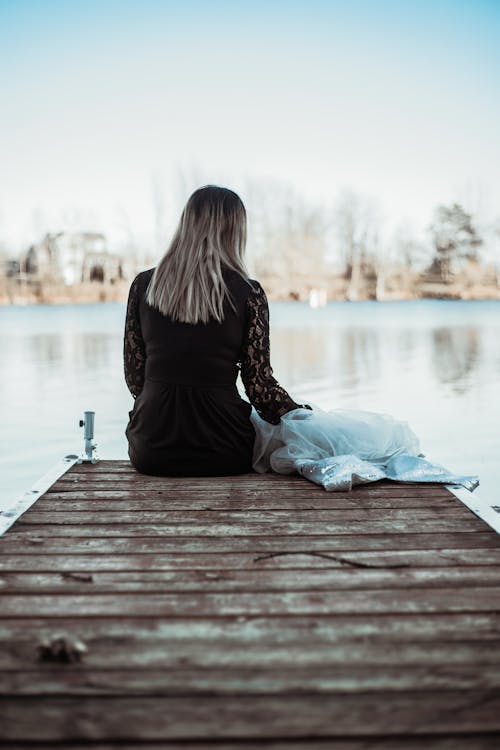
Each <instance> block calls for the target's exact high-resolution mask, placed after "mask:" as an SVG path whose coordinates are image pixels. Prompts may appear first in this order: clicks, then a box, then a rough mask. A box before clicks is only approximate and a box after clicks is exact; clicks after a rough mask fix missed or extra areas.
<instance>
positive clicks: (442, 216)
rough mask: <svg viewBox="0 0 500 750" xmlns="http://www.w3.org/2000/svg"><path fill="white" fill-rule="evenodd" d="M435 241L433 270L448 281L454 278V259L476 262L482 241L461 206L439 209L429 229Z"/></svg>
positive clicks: (469, 217)
mask: <svg viewBox="0 0 500 750" xmlns="http://www.w3.org/2000/svg"><path fill="white" fill-rule="evenodd" d="M430 232H431V235H432V239H433V242H434V249H435V254H434V260H433V265H432V267H431V270H433V271H437V273H439V275H440V277H441V279H442V281H444V282H447V281H449V280H450V278H451V275H452V265H453V262H454V261H455V260H458V259H465V260H477V249H478V247H479V245H481V244H482V242H483V240H482V239H481V237H479V234H478V233H477V230H476V227H475V226H474V224H473V222H472V216H471V215H470V214H468V213H466V211H464V209H463V208H462V206H461V205H460V204H459V203H453V205H451V206H438V207H437V208H436V210H435V212H434V220H433V223H432V224H431V226H430Z"/></svg>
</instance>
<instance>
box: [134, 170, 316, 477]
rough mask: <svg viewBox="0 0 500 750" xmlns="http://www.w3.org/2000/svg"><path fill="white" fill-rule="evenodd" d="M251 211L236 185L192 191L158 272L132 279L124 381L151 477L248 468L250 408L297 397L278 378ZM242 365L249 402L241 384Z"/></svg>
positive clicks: (138, 456) (281, 405) (275, 418)
mask: <svg viewBox="0 0 500 750" xmlns="http://www.w3.org/2000/svg"><path fill="white" fill-rule="evenodd" d="M245 244H246V212H245V207H244V205H243V203H242V201H241V200H240V198H239V197H238V195H236V193H234V192H233V191H232V190H228V189H226V188H222V187H217V186H215V185H207V186H205V187H202V188H200V189H199V190H196V191H195V192H194V193H193V194H192V195H191V197H190V198H189V200H188V202H187V204H186V206H185V208H184V210H183V212H182V215H181V218H180V222H179V226H178V227H177V230H176V232H175V234H174V237H173V239H172V241H171V243H170V245H169V247H168V249H167V252H166V253H165V255H164V257H163V258H162V259H161V260H160V262H159V263H158V265H157V266H156V268H154V269H150V270H148V271H144V272H143V273H140V274H139V275H138V276H136V278H135V279H134V281H133V282H132V285H131V288H130V292H129V298H128V305H127V314H126V322H125V338H124V364H125V380H126V382H127V385H128V388H129V390H130V392H131V393H132V395H133V396H134V398H135V403H134V407H133V409H132V411H131V412H130V413H129V416H130V420H129V423H128V425H127V428H126V435H127V439H128V444H129V456H130V460H131V462H132V464H133V465H134V466H135V468H136V469H137V470H138V471H140V472H142V473H144V474H156V475H162V476H224V475H233V474H244V473H246V472H250V471H252V455H253V448H254V441H255V428H254V426H253V424H252V421H251V420H250V414H251V411H252V407H251V404H253V406H254V407H255V409H256V410H257V412H258V414H259V415H260V416H261V417H262V418H263V419H264V420H266V421H267V422H270V423H272V424H279V422H280V418H281V416H282V415H284V414H286V413H287V412H290V411H291V410H293V409H297V408H300V407H301V406H305V408H308V409H310V408H311V407H310V406H308V405H302V404H297V403H296V402H295V401H294V400H293V399H292V398H291V397H290V396H289V394H288V393H287V392H286V391H285V390H284V389H283V388H282V387H281V386H280V385H279V384H278V382H277V381H276V380H275V378H274V377H273V371H272V368H271V364H270V361H269V310H268V304H267V299H266V295H265V292H264V290H263V289H262V287H261V286H260V284H259V283H258V281H255V280H253V279H249V278H248V273H247V271H246V268H245V263H244V254H245ZM238 371H239V372H240V373H241V379H242V381H243V385H244V387H245V391H246V394H247V396H248V398H249V400H250V403H248V402H247V401H245V400H244V399H242V398H241V397H240V395H239V393H238V390H237V387H236V378H237V375H238Z"/></svg>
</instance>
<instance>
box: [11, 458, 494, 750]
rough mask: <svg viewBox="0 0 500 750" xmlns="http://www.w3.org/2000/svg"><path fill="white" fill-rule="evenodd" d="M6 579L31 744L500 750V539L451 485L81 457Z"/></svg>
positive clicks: (99, 748)
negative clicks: (338, 483)
mask: <svg viewBox="0 0 500 750" xmlns="http://www.w3.org/2000/svg"><path fill="white" fill-rule="evenodd" d="M0 584H1V588H0V611H1V615H0V640H1V647H0V667H1V669H0V685H1V691H0V692H1V696H0V746H1V747H8V748H9V750H10V749H11V748H16V750H24V748H28V747H29V748H34V747H45V748H74V749H75V750H76V748H82V749H83V748H87V750H88V748H92V749H93V750H110V748H128V749H129V750H132V749H134V750H137V749H138V748H150V750H153V748H156V749H157V750H158V749H159V748H169V749H170V750H172V749H174V748H175V749H178V750H180V749H181V748H183V749H184V750H186V748H193V749H197V750H202V748H203V749H204V750H205V749H206V750H208V748H210V750H217V749H219V748H220V749H222V748H225V750H228V749H229V748H231V749H235V750H243V749H245V750H254V749H256V748H267V749H268V750H296V749H299V748H301V749H304V750H305V749H306V748H307V750H319V749H320V748H321V750H326V749H327V748H328V749H329V748H332V749H334V750H340V748H342V750H361V748H363V750H367V749H369V748H383V749H384V750H410V749H416V748H426V750H433V749H434V748H437V749H438V750H462V749H463V750H479V749H480V748H481V749H482V748H497V747H499V741H500V740H499V737H500V647H499V646H500V537H499V535H497V534H496V533H495V532H494V531H493V530H492V529H490V528H489V527H488V526H487V525H486V524H485V523H484V522H483V521H481V520H480V519H479V518H477V517H476V516H475V515H474V514H473V513H472V512H471V511H469V510H468V509H467V508H466V507H465V506H464V505H462V504H461V503H460V501H459V500H457V499H456V498H455V497H454V495H452V493H451V492H449V491H448V490H447V489H446V488H444V487H443V486H442V485H438V484H429V485H413V484H404V483H396V482H390V481H388V480H383V481H380V482H376V483H374V484H370V485H365V486H363V487H360V488H359V489H355V490H353V491H352V492H350V493H347V492H345V493H327V492H325V491H324V490H323V489H321V488H319V487H316V486H315V485H313V484H311V483H309V482H308V481H306V480H305V479H302V478H301V477H298V476H290V477H284V476H278V475H259V474H248V475H245V476H241V477H227V478H216V479H203V478H201V479H193V478H186V479H184V478H181V479H179V478H159V477H145V476H142V475H139V474H137V473H136V472H135V471H134V470H133V469H132V467H131V466H130V464H129V463H128V462H126V461H101V462H100V463H98V464H96V465H95V466H93V465H75V466H73V467H72V468H71V469H69V471H68V472H67V473H66V474H64V475H63V476H62V477H61V478H60V479H59V480H58V481H56V483H55V484H54V485H53V486H52V487H50V488H49V490H48V491H47V492H46V493H45V494H44V495H43V496H42V497H40V499H39V500H38V501H37V502H36V503H35V504H34V505H33V506H32V508H31V509H29V510H28V511H27V512H26V513H24V515H22V516H21V517H20V518H19V519H18V520H17V522H16V523H15V524H14V525H13V526H12V527H11V529H10V530H9V531H8V532H7V533H6V534H5V535H4V536H3V537H0ZM58 637H60V639H59V640H58ZM84 649H86V650H84ZM65 660H67V661H65Z"/></svg>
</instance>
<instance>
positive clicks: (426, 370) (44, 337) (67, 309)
mask: <svg viewBox="0 0 500 750" xmlns="http://www.w3.org/2000/svg"><path fill="white" fill-rule="evenodd" d="M124 318H125V305H123V304H106V305H64V306H57V305H55V306H26V307H15V306H14V307H3V308H0V357H1V360H0V446H1V454H0V463H1V470H2V473H1V477H2V482H1V486H0V507H7V506H8V505H10V504H11V503H12V502H13V501H14V500H15V499H16V498H17V497H18V496H19V494H21V493H22V492H24V491H25V490H27V489H29V488H30V486H31V485H32V484H33V482H34V481H35V480H36V479H38V478H39V477H40V476H41V475H42V474H43V473H45V471H46V470H47V469H49V468H50V467H51V466H52V465H53V464H54V463H56V461H58V460H59V458H60V457H62V456H64V455H66V454H68V453H80V452H81V449H82V447H83V434H82V433H83V431H82V430H81V429H80V428H79V427H78V420H79V419H80V417H81V416H82V414H83V412H84V411H85V410H93V411H95V412H96V440H97V443H98V453H99V455H100V457H101V458H127V448H126V440H125V436H124V430H125V426H126V423H127V418H128V411H129V410H130V409H131V408H132V397H131V396H130V394H129V392H128V390H127V388H126V386H125V382H124V380H123V374H122V373H123V369H122V332H123V325H124ZM499 342H500V302H498V301H494V302H490V301H487V302H486V301H485V302H458V301H443V300H418V301H410V302H386V303H377V302H349V303H342V302H337V303H330V304H329V305H327V306H326V307H324V308H321V309H317V310H314V309H311V308H310V307H309V306H308V305H306V304H302V303H296V302H293V303H275V304H271V355H272V364H273V369H274V374H275V376H276V377H277V378H278V380H279V381H280V382H281V384H282V385H283V386H285V387H286V388H287V390H289V391H290V393H291V395H292V396H293V397H294V398H295V399H296V400H299V401H304V400H305V401H309V402H311V403H312V404H317V405H318V406H320V407H322V408H325V409H329V408H336V407H343V408H344V407H345V408H356V409H367V410H370V411H377V412H387V413H389V414H392V415H394V416H395V417H397V418H398V419H403V420H406V421H408V422H409V424H410V426H411V427H412V428H413V429H414V431H415V432H416V433H417V435H418V436H419V438H420V441H421V450H422V452H423V453H425V454H426V456H427V457H428V458H429V459H431V460H433V461H436V462H438V463H442V464H443V465H444V466H446V467H447V468H449V469H450V470H453V471H456V472H460V473H467V474H478V475H479V477H480V480H481V483H480V487H479V488H478V489H477V490H476V491H475V493H474V494H475V495H479V494H480V495H481V497H484V498H485V499H486V498H487V499H490V498H492V499H494V500H495V502H497V503H498V500H499V499H500V498H499V497H498V484H499V480H500V471H499V470H498V462H499V459H500V426H499V425H500V377H499V375H500V346H499ZM240 385H241V384H240ZM332 500H333V498H332Z"/></svg>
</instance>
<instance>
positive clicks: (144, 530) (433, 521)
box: [9, 514, 500, 546]
mask: <svg viewBox="0 0 500 750" xmlns="http://www.w3.org/2000/svg"><path fill="white" fill-rule="evenodd" d="M69 520H70V521H71V519H69ZM99 520H100V519H99V518H97V519H96V520H95V522H94V523H92V524H90V523H88V524H71V523H67V524H56V523H52V524H29V523H24V524H23V523H17V524H16V525H15V526H13V527H12V529H11V531H10V532H9V534H10V536H11V537H15V538H17V539H19V541H22V538H23V536H24V535H25V534H28V535H31V534H36V535H37V536H38V537H41V538H44V537H48V538H51V537H52V538H54V537H59V536H64V537H70V536H71V537H81V538H83V537H91V538H92V539H96V540H97V539H99V538H100V537H101V538H102V537H110V536H116V537H168V536H175V537H181V536H205V537H224V538H229V537H249V536H254V535H255V536H262V535H272V536H274V537H279V536H284V537H290V536H303V537H307V538H308V539H309V538H311V537H313V536H314V537H329V536H330V535H339V534H349V535H351V534H359V535H360V536H362V535H363V534H364V533H366V534H367V535H368V534H398V533H399V534H415V533H418V532H420V533H428V534H436V533H440V532H456V533H457V534H463V535H468V534H476V533H477V532H478V531H479V532H481V531H485V529H487V528H488V526H487V525H486V524H485V523H484V521H482V520H481V519H479V518H477V517H476V516H474V515H473V514H470V518H467V519H466V520H464V519H463V518H461V517H456V516H455V514H453V515H452V516H451V517H446V518H441V517H439V516H438V517H436V518H411V517H410V518H405V519H390V518H389V519H382V520H375V521H373V520H371V519H365V518H359V519H357V520H356V519H352V520H348V521H342V520H338V521H336V520H335V521H323V522H321V523H315V522H314V521H307V520H305V521H300V520H294V519H293V518H292V520H290V521H286V520H284V519H282V520H280V521H276V522H275V521H273V520H268V521H254V522H252V521H246V522H245V521H243V522H237V521H230V520H229V521H226V522H225V521H222V520H221V521H219V522H215V521H214V522H213V523H210V522H203V521H200V522H199V523H197V522H196V521H188V522H182V521H179V522H178V523H171V522H170V521H169V520H166V521H165V522H164V523H155V524H149V523H143V524H139V523H118V524H112V523H103V524H101V523H99ZM497 539H498V542H499V546H500V537H498V536H497Z"/></svg>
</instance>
